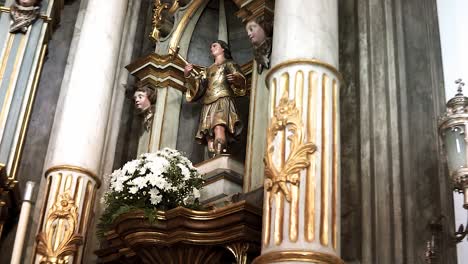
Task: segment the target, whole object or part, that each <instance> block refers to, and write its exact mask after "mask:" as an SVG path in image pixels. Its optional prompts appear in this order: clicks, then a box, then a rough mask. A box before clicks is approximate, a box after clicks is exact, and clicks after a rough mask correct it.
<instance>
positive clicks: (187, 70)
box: [184, 63, 193, 77]
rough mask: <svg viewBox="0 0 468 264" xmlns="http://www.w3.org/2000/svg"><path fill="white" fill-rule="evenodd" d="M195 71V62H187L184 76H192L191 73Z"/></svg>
mask: <svg viewBox="0 0 468 264" xmlns="http://www.w3.org/2000/svg"><path fill="white" fill-rule="evenodd" d="M192 71H193V64H190V63H189V64H187V65H185V67H184V76H185V77H189V76H190V73H191V72H192Z"/></svg>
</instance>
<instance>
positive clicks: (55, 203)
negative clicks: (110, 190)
mask: <svg viewBox="0 0 468 264" xmlns="http://www.w3.org/2000/svg"><path fill="white" fill-rule="evenodd" d="M127 2H128V0H115V1H113V3H112V5H109V4H108V3H107V2H106V1H102V0H89V2H88V6H87V12H86V16H85V18H84V21H83V25H82V30H81V36H80V38H79V40H78V43H77V44H76V45H77V46H76V54H75V58H74V61H73V65H72V67H71V69H70V74H69V81H68V82H67V83H66V84H65V85H64V86H62V89H61V94H60V97H59V103H58V106H57V112H56V115H55V120H54V125H53V128H52V135H51V138H50V143H49V147H48V153H47V157H46V162H45V169H46V172H45V176H46V184H45V186H43V188H42V192H44V193H45V196H44V203H43V204H42V210H41V216H40V220H39V228H38V229H39V230H38V235H37V238H36V240H37V243H36V247H35V253H34V263H42V262H47V263H63V262H66V263H81V260H82V255H83V253H82V252H83V244H84V243H85V241H86V237H87V235H88V234H87V230H88V227H89V224H90V222H91V220H92V216H93V207H94V200H95V195H96V189H97V188H99V185H100V179H99V176H98V175H99V174H100V169H101V160H102V158H103V157H102V156H103V151H104V142H105V134H106V127H107V124H108V119H109V111H110V106H111V99H112V94H113V91H112V88H113V87H114V79H115V74H116V69H117V65H118V60H119V56H118V55H119V51H120V43H121V37H122V32H123V28H124V26H123V23H124V20H125V14H126V10H127V4H128V3H127ZM43 185H44V184H43ZM89 235H93V234H89Z"/></svg>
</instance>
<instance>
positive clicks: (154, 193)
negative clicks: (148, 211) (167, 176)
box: [149, 188, 162, 205]
mask: <svg viewBox="0 0 468 264" xmlns="http://www.w3.org/2000/svg"><path fill="white" fill-rule="evenodd" d="M149 194H150V200H151V204H154V205H157V204H159V203H160V202H161V200H162V196H161V195H159V191H158V189H156V188H153V189H151V190H150V191H149Z"/></svg>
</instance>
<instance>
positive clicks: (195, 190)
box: [192, 188, 200, 198]
mask: <svg viewBox="0 0 468 264" xmlns="http://www.w3.org/2000/svg"><path fill="white" fill-rule="evenodd" d="M192 193H193V196H194V197H195V198H200V191H199V190H198V189H197V188H193V190H192Z"/></svg>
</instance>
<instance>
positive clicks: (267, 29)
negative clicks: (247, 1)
mask: <svg viewBox="0 0 468 264" xmlns="http://www.w3.org/2000/svg"><path fill="white" fill-rule="evenodd" d="M245 30H246V31H247V35H249V39H250V42H251V43H252V45H254V46H255V47H258V46H260V45H261V44H262V43H263V42H264V41H265V40H267V38H271V37H272V35H273V25H272V23H271V21H268V20H266V19H265V18H264V17H257V18H255V19H252V20H250V21H249V22H247V25H246V26H245Z"/></svg>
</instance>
